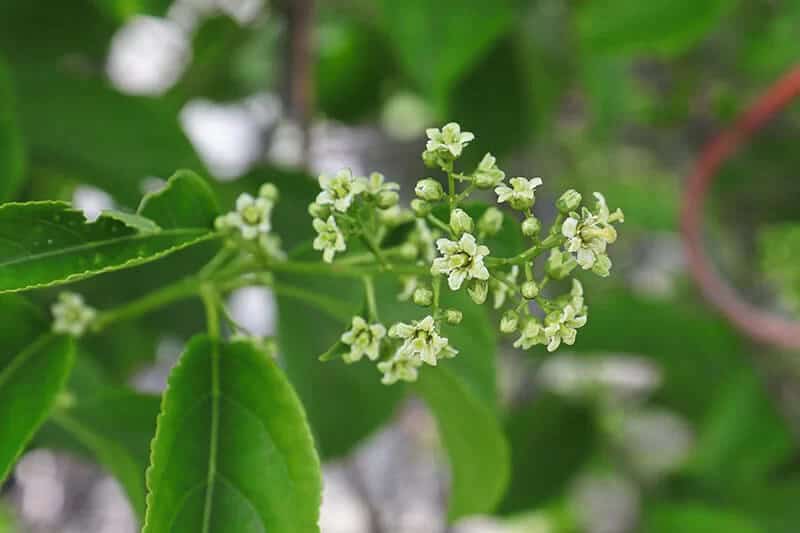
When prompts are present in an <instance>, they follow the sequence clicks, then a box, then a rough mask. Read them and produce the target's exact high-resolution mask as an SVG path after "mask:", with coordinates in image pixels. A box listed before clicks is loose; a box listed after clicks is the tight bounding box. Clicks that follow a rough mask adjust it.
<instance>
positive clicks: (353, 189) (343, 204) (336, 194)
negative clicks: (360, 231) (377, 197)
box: [317, 169, 367, 212]
mask: <svg viewBox="0 0 800 533" xmlns="http://www.w3.org/2000/svg"><path fill="white" fill-rule="evenodd" d="M319 186H320V188H322V192H320V193H319V194H318V195H317V203H318V204H319V205H332V206H333V208H334V209H335V210H337V211H341V212H345V211H347V210H348V209H349V208H350V205H351V204H352V203H353V199H354V198H355V197H356V196H357V195H359V194H361V193H362V192H364V191H365V190H366V188H367V180H366V179H365V178H355V177H353V173H352V172H350V169H343V170H340V171H339V172H337V173H336V174H335V175H334V176H333V177H330V176H327V175H325V174H323V175H321V176H320V177H319Z"/></svg>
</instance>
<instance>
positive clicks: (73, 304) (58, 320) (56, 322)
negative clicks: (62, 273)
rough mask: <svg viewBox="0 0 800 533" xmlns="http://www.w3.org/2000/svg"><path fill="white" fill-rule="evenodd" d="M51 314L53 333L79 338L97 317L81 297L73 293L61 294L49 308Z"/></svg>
mask: <svg viewBox="0 0 800 533" xmlns="http://www.w3.org/2000/svg"><path fill="white" fill-rule="evenodd" d="M50 309H51V311H52V313H53V332H55V333H61V334H65V335H71V336H73V337H81V336H82V335H83V334H84V333H86V331H87V330H88V329H89V326H90V325H91V324H92V322H93V321H94V319H95V317H96V316H97V312H96V311H95V310H94V309H93V308H92V307H89V306H88V305H86V303H85V302H84V301H83V297H82V296H81V295H80V294H76V293H74V292H62V293H61V294H59V295H58V301H57V302H56V303H54V304H53V305H52V307H51V308H50Z"/></svg>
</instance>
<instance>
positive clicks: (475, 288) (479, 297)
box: [467, 279, 489, 305]
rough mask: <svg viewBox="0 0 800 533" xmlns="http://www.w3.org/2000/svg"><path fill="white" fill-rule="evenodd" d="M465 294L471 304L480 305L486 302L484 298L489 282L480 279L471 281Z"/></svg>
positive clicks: (487, 292)
mask: <svg viewBox="0 0 800 533" xmlns="http://www.w3.org/2000/svg"><path fill="white" fill-rule="evenodd" d="M467 292H468V293H469V296H470V298H472V301H473V302H475V303H476V304H478V305H481V304H483V302H485V301H486V296H487V295H488V294H489V282H488V281H487V280H482V279H476V280H473V281H472V283H471V284H470V286H469V288H468V289H467Z"/></svg>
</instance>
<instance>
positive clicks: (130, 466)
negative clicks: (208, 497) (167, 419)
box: [36, 358, 161, 518]
mask: <svg viewBox="0 0 800 533" xmlns="http://www.w3.org/2000/svg"><path fill="white" fill-rule="evenodd" d="M67 392H68V395H69V398H70V402H69V403H67V404H66V405H65V406H64V407H63V408H61V409H58V410H56V411H55V412H53V414H52V416H51V417H50V420H49V421H48V422H47V423H46V424H45V425H44V427H42V429H41V430H40V431H39V433H38V434H37V436H36V444H37V445H38V446H44V447H48V448H60V449H66V450H69V451H73V452H75V453H78V454H80V455H83V456H85V457H88V458H90V459H93V460H95V461H97V462H99V463H100V464H101V465H103V467H104V468H106V469H107V470H108V471H109V472H110V473H111V474H113V475H114V476H115V477H116V478H117V480H119V482H120V483H121V484H122V487H123V488H124V489H125V493H126V494H127V495H128V500H129V501H130V503H131V506H132V507H133V509H134V511H135V512H136V514H137V515H138V516H139V518H144V511H145V495H146V490H145V479H144V474H145V469H146V468H147V464H148V462H149V460H150V441H151V440H152V438H153V435H154V434H155V429H156V417H157V416H158V411H159V408H160V405H161V399H160V397H159V396H156V395H150V394H141V393H138V392H135V391H133V390H130V389H128V388H127V387H120V386H114V385H111V384H110V383H109V382H108V380H107V379H106V378H105V376H103V375H102V374H101V373H100V372H99V371H98V370H97V369H95V368H93V367H92V365H91V364H89V360H88V359H86V358H79V359H78V363H77V365H76V367H75V370H74V371H73V372H72V377H71V378H70V381H69V383H68V385H67Z"/></svg>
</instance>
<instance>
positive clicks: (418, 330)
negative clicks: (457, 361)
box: [389, 315, 458, 366]
mask: <svg viewBox="0 0 800 533" xmlns="http://www.w3.org/2000/svg"><path fill="white" fill-rule="evenodd" d="M389 336H390V337H394V338H397V339H404V340H403V344H402V346H400V348H398V350H397V354H396V356H400V357H406V358H408V359H413V360H417V361H422V362H424V363H427V364H429V365H432V366H436V363H437V361H438V359H441V358H448V357H453V356H455V355H456V354H457V353H458V351H457V350H455V349H454V348H452V347H451V346H450V345H449V344H448V342H447V338H446V337H442V336H441V335H439V332H438V331H437V329H436V322H435V321H434V320H433V317H432V316H430V315H428V316H426V317H425V318H423V319H422V320H419V321H416V320H415V321H413V322H412V323H411V324H405V323H403V322H398V323H397V324H394V325H393V326H392V327H391V328H389Z"/></svg>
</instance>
